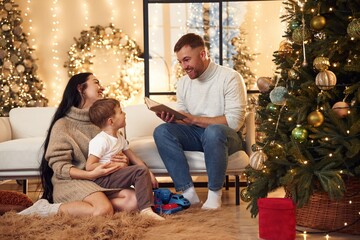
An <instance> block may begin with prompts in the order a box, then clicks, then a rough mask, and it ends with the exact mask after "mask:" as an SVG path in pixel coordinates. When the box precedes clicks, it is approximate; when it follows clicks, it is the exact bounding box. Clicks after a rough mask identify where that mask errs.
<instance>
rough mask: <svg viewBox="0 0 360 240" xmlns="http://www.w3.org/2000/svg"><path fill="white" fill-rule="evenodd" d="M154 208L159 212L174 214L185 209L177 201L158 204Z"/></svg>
mask: <svg viewBox="0 0 360 240" xmlns="http://www.w3.org/2000/svg"><path fill="white" fill-rule="evenodd" d="M153 210H154V212H156V213H157V214H173V213H177V212H179V211H181V210H183V208H182V207H181V206H179V205H177V204H176V203H168V204H163V205H159V204H156V205H155V206H154V207H153Z"/></svg>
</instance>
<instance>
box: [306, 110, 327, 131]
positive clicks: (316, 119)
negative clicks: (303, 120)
mask: <svg viewBox="0 0 360 240" xmlns="http://www.w3.org/2000/svg"><path fill="white" fill-rule="evenodd" d="M307 122H308V123H309V124H310V125H312V126H314V127H319V126H321V124H323V122H324V115H323V114H322V113H321V112H320V111H318V110H316V111H313V112H311V113H310V114H309V115H308V117H307Z"/></svg>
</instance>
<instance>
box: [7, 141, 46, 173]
mask: <svg viewBox="0 0 360 240" xmlns="http://www.w3.org/2000/svg"><path fill="white" fill-rule="evenodd" d="M44 140H45V137H34V138H22V139H16V140H12V141H7V142H3V143H1V144H0V165H1V170H0V176H2V171H16V170H19V171H26V170H37V169H38V168H39V164H40V159H41V157H42V151H41V149H42V144H43V143H44ZM4 174H6V173H4Z"/></svg>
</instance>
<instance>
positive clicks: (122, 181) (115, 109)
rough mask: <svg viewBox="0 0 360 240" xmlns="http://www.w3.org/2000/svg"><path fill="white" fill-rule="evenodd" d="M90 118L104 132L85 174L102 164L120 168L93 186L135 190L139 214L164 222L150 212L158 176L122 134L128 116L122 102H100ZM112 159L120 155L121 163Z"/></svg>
mask: <svg viewBox="0 0 360 240" xmlns="http://www.w3.org/2000/svg"><path fill="white" fill-rule="evenodd" d="M89 117H90V121H91V122H92V123H93V124H95V125H96V126H98V127H99V128H100V129H101V130H102V131H101V132H100V133H99V134H97V135H96V136H95V137H94V138H93V139H92V140H91V141H90V143H89V156H88V159H87V162H86V170H89V171H90V170H93V169H94V168H96V167H97V166H98V165H99V164H106V165H108V167H113V166H117V167H116V168H115V170H114V172H113V173H111V174H109V175H107V176H104V177H100V178H97V179H94V182H96V183H97V184H98V185H99V186H101V187H104V188H116V189H118V188H130V187H131V186H134V188H135V195H136V198H137V203H138V208H139V210H140V214H143V215H147V216H150V217H152V218H154V219H156V220H164V218H163V217H161V216H159V215H157V214H156V213H155V212H154V211H153V210H152V208H151V206H153V204H154V196H153V192H152V188H153V187H154V188H155V187H158V182H157V180H156V178H155V176H154V175H153V173H151V172H150V171H149V169H148V168H147V166H146V165H145V163H144V162H143V161H142V160H141V159H140V158H139V157H137V156H136V155H135V154H134V153H133V152H132V151H131V149H130V148H129V145H128V142H127V141H126V139H125V138H124V137H123V136H122V134H121V132H120V131H119V130H120V129H121V128H123V127H125V124H126V123H125V113H124V112H123V111H122V110H121V106H120V103H119V101H117V100H116V99H112V98H107V99H99V100H97V101H96V102H95V103H94V104H93V105H92V106H91V107H90V109H89ZM113 155H118V158H120V160H121V161H119V162H114V161H111V160H110V159H111V158H112V156H113ZM129 163H130V165H128V164H129ZM118 210H121V209H118Z"/></svg>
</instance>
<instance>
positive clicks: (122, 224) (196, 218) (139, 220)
mask: <svg viewBox="0 0 360 240" xmlns="http://www.w3.org/2000/svg"><path fill="white" fill-rule="evenodd" d="M233 210H234V208H231V207H223V208H222V209H220V210H215V211H204V210H201V209H200V208H190V209H187V210H184V211H182V212H178V213H176V214H172V215H166V216H165V218H166V220H165V221H154V220H151V219H149V218H146V217H143V216H140V215H139V214H137V213H123V212H121V213H116V214H115V215H114V216H108V217H101V216H98V217H71V216H68V215H61V214H58V215H55V216H50V217H44V218H42V217H39V216H21V215H18V214H16V212H14V211H12V212H7V213H5V214H4V215H2V216H0V239H2V240H5V239H37V240H38V239H77V240H80V239H127V240H128V239H146V240H151V239H156V240H159V239H161V240H166V239H177V240H181V239H206V240H212V239H213V240H215V239H216V240H218V239H227V240H231V239H238V236H239V235H238V233H239V226H238V225H239V222H238V221H234V219H236V216H235V215H237V214H238V213H236V211H233Z"/></svg>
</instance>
